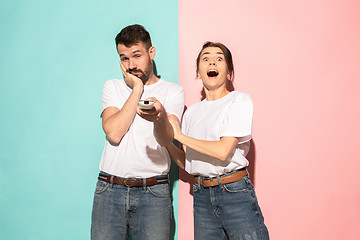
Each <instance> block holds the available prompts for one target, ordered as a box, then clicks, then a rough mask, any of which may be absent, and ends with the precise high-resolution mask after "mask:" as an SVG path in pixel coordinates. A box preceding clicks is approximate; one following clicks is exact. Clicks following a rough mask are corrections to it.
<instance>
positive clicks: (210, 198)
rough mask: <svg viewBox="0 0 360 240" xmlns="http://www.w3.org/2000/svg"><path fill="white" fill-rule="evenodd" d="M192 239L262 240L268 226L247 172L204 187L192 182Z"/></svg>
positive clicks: (265, 237)
mask: <svg viewBox="0 0 360 240" xmlns="http://www.w3.org/2000/svg"><path fill="white" fill-rule="evenodd" d="M193 190H194V222H195V226H194V228H195V240H212V239H213V240H222V239H224V240H226V239H231V240H233V239H241V240H260V239H261V240H265V239H269V233H268V230H267V228H266V226H265V224H264V218H263V215H262V213H261V210H260V207H259V205H258V202H257V198H256V195H255V191H254V186H253V184H252V183H251V181H250V179H249V177H248V176H245V177H243V178H242V179H241V180H239V181H236V182H233V183H229V184H224V185H222V184H220V185H219V186H215V187H203V186H200V185H199V183H194V185H193Z"/></svg>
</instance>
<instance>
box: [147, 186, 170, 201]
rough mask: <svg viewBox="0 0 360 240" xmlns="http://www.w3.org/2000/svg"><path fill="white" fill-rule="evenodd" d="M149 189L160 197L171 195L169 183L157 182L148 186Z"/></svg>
mask: <svg viewBox="0 0 360 240" xmlns="http://www.w3.org/2000/svg"><path fill="white" fill-rule="evenodd" d="M147 189H148V191H149V192H150V193H151V194H152V195H154V196H155V197H159V198H168V197H170V190H169V184H156V185H153V186H150V187H147Z"/></svg>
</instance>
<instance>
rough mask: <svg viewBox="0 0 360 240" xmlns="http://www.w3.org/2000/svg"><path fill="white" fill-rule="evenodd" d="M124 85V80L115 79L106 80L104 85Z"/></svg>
mask: <svg viewBox="0 0 360 240" xmlns="http://www.w3.org/2000/svg"><path fill="white" fill-rule="evenodd" d="M124 83H125V81H124V79H116V78H113V79H109V80H106V81H105V83H104V85H111V84H112V85H123V84H124Z"/></svg>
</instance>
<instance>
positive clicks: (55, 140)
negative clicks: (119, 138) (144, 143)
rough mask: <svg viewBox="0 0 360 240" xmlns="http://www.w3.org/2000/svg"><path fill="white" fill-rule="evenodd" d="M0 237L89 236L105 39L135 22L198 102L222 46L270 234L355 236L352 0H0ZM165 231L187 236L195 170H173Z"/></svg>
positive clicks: (356, 10)
mask: <svg viewBox="0 0 360 240" xmlns="http://www.w3.org/2000/svg"><path fill="white" fill-rule="evenodd" d="M0 6H1V7H0V13H1V14H0V19H1V21H0V26H1V41H0V52H1V58H0V69H1V71H0V104H1V110H2V111H1V119H0V123H1V124H0V239H13V240H17V239H45V240H47V239H52V240H57V239H59V240H60V239H89V236H90V216H91V205H92V197H93V191H94V188H95V182H96V176H97V174H98V164H99V161H100V156H101V152H102V148H103V143H104V137H105V136H104V134H103V132H102V130H101V120H100V118H99V114H100V109H101V106H100V104H101V102H100V99H101V88H102V85H103V83H104V82H105V81H106V80H108V79H110V78H121V77H122V76H121V71H120V68H119V64H118V61H119V58H118V55H117V53H116V50H115V44H114V37H115V36H116V34H117V33H118V32H119V31H120V30H121V28H123V27H124V26H126V25H129V24H133V23H139V24H142V25H144V26H145V27H146V28H147V29H148V30H149V32H150V34H151V36H152V40H153V44H154V46H155V47H156V48H157V53H156V57H155V63H156V67H157V73H158V75H160V76H161V77H162V78H164V79H166V80H168V81H172V82H177V83H179V84H180V85H182V86H183V87H184V88H185V94H186V95H185V97H186V99H185V101H186V105H187V106H190V105H191V104H193V103H195V102H198V101H199V100H200V97H201V95H200V91H201V82H200V81H199V80H196V79H195V58H196V56H197V54H198V52H199V51H200V49H201V46H202V44H203V43H204V42H205V41H208V40H210V41H220V42H223V43H224V44H225V45H227V46H228V47H229V48H230V50H231V51H232V54H233V57H234V64H235V88H236V90H238V91H244V92H247V93H249V94H250V95H251V97H252V99H253V102H254V121H253V140H252V150H251V152H250V155H249V156H248V157H249V159H250V162H251V167H250V172H251V175H252V176H251V178H252V180H253V181H254V184H255V187H256V191H257V194H258V200H259V203H260V206H261V207H262V210H263V214H264V216H265V223H266V224H267V226H268V228H269V232H270V237H271V239H276V240H288V239H294V240H302V239H330V240H331V239H334V240H335V239H351V240H352V239H359V238H360V230H359V224H358V220H357V218H358V216H359V215H360V206H359V204H358V203H359V202H360V189H359V187H358V186H359V183H360V177H359V174H358V172H359V170H360V164H359V161H358V158H359V157H358V152H357V149H358V145H359V144H358V139H359V136H360V127H359V124H358V123H359V122H360V111H359V109H358V103H359V102H360V96H359V95H358V91H359V89H360V83H359V82H360V81H359V80H360V68H359V67H358V66H359V63H360V44H359V43H360V27H359V23H360V4H359V3H358V2H357V1H354V0H345V1H337V0H332V1H322V0H315V1H309V0H305V1H298V2H294V1H284V0H274V1H238V0H225V1H221V2H219V1H215V0H207V1H205V0H196V1H193V0H178V1H168V0H155V1H147V0H140V1H134V2H131V1H130V2H129V1H115V0H110V1H106V2H104V3H103V2H101V3H100V2H97V1H84V0H80V1H61V2H59V1H53V0H50V1H46V2H44V1H40V0H33V1H2V2H1V3H0ZM171 177H172V179H173V200H174V201H173V203H174V222H173V225H172V239H179V240H191V239H193V227H192V226H193V222H192V195H191V177H190V176H189V175H187V174H186V173H185V172H183V171H178V169H177V168H176V167H175V166H173V168H172V171H171Z"/></svg>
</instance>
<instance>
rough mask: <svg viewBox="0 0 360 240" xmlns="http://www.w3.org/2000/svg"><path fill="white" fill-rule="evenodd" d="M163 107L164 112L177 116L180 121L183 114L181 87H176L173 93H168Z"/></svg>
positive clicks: (182, 90)
mask: <svg viewBox="0 0 360 240" xmlns="http://www.w3.org/2000/svg"><path fill="white" fill-rule="evenodd" d="M164 107H165V110H166V112H168V113H170V114H173V115H175V116H177V117H178V119H179V120H180V121H181V116H182V114H183V112H184V89H183V88H182V87H181V86H177V88H176V89H174V91H171V92H170V93H169V95H168V96H167V98H166V104H165V105H164Z"/></svg>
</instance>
